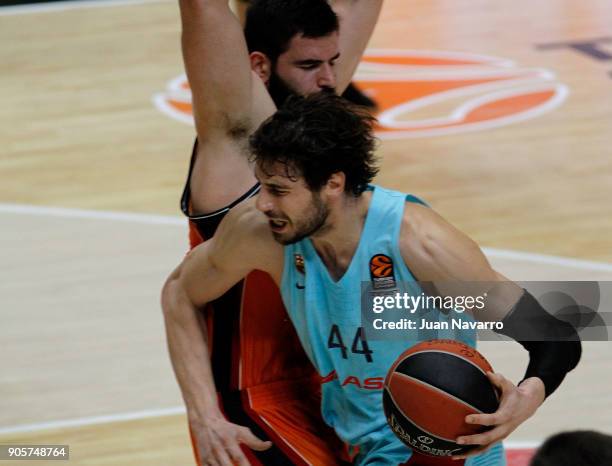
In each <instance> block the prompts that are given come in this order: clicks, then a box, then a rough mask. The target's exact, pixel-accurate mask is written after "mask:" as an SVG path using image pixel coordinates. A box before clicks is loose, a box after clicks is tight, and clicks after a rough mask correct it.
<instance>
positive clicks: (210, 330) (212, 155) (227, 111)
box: [171, 0, 382, 466]
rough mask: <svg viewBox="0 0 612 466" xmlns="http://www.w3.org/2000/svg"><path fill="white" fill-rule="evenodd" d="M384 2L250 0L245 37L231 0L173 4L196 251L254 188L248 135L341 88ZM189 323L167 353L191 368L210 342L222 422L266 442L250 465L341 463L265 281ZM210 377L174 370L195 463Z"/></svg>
mask: <svg viewBox="0 0 612 466" xmlns="http://www.w3.org/2000/svg"><path fill="white" fill-rule="evenodd" d="M381 3H382V0H335V1H334V2H333V8H334V10H335V11H336V12H337V13H338V16H339V18H338V16H336V14H335V13H334V10H332V9H331V8H330V5H329V4H328V2H327V1H326V0H256V1H253V2H251V6H250V8H249V12H248V15H247V20H246V25H245V31H244V34H243V31H242V29H241V26H240V25H239V23H238V21H237V20H236V18H235V17H234V16H233V15H232V13H231V12H230V10H229V8H228V2H227V0H181V1H180V2H179V4H180V10H181V18H182V26H183V35H182V47H183V55H184V60H185V68H186V71H187V75H188V78H189V82H190V85H191V89H192V94H193V105H194V116H195V123H196V130H197V140H196V144H195V145H194V148H193V152H192V159H191V166H190V170H189V176H188V180H187V183H186V185H185V190H184V193H183V197H182V201H181V207H182V210H183V211H184V213H185V214H186V215H187V216H188V217H189V219H190V222H189V228H190V245H191V247H195V246H196V245H198V244H200V243H201V242H202V241H204V240H206V239H208V238H211V237H212V236H213V235H214V234H216V233H215V232H216V228H217V225H218V224H219V222H220V221H221V219H222V218H223V216H224V215H225V214H226V213H227V211H228V210H229V209H231V208H232V207H233V206H235V205H237V204H239V203H240V202H241V201H243V200H245V199H248V198H250V197H252V196H253V195H254V194H256V193H257V191H258V190H259V185H258V183H257V180H256V179H255V177H254V175H253V168H252V165H251V164H250V163H249V161H248V150H247V146H248V137H249V135H250V134H251V133H252V132H253V131H254V130H255V129H256V128H257V126H258V125H259V124H260V123H261V121H263V119H265V118H266V117H267V116H269V115H270V114H272V113H273V112H274V111H275V109H276V105H275V103H276V104H278V103H280V102H282V101H283V100H284V99H285V98H286V97H287V96H288V95H291V94H293V93H297V94H310V93H313V92H320V91H321V90H326V91H328V92H333V91H337V92H342V91H343V90H344V88H345V87H346V86H347V84H348V83H349V81H350V79H351V76H352V74H353V72H354V70H355V68H356V66H357V63H358V62H359V60H360V57H361V54H362V53H363V50H364V49H365V46H366V43H367V41H368V39H369V37H370V35H371V33H372V30H373V28H374V25H375V23H376V20H377V17H378V14H379V11H380V8H381ZM245 37H246V40H245ZM185 326H186V327H189V328H190V330H191V331H192V332H193V333H194V334H196V335H199V340H198V341H195V340H194V341H192V343H191V346H190V348H189V349H188V350H186V351H185V352H181V351H179V350H177V349H173V351H172V352H171V357H172V358H173V360H175V359H181V360H183V361H190V360H191V358H192V356H193V353H194V352H195V353H197V352H198V350H196V348H197V347H200V346H204V345H207V346H208V348H207V350H208V352H209V354H210V357H211V361H210V366H211V368H212V374H213V378H214V381H215V386H216V389H217V395H218V396H217V397H216V398H217V399H218V400H219V405H220V406H219V409H218V410H217V411H218V412H217V414H218V416H220V417H225V418H226V419H227V420H228V421H229V423H230V424H231V425H241V426H246V427H248V428H249V429H250V430H251V431H252V432H254V433H255V434H256V435H257V436H258V437H259V438H263V439H266V440H271V441H272V442H273V447H272V448H269V449H267V450H265V451H261V452H259V451H251V450H249V449H245V450H244V454H245V455H246V456H247V457H248V459H249V462H250V464H252V465H259V464H265V465H283V466H284V465H287V466H288V465H304V464H312V463H319V464H327V465H333V464H337V462H338V460H339V458H341V457H342V456H343V455H342V454H341V450H342V444H341V443H340V442H339V441H338V440H337V438H336V440H335V441H334V440H333V438H332V437H333V431H331V429H329V428H328V427H326V426H325V424H324V422H323V420H322V419H321V417H320V416H317V412H318V409H317V408H318V406H319V404H320V391H319V384H318V376H317V374H316V372H315V371H314V368H313V367H312V364H310V362H309V361H308V358H307V356H306V355H305V353H304V351H303V349H302V348H301V346H300V343H299V339H298V337H297V335H296V333H295V330H294V329H293V327H292V325H291V323H290V321H289V319H288V317H287V313H286V310H285V309H284V306H283V304H282V300H281V297H280V293H279V292H278V289H277V287H276V285H275V284H274V282H273V281H272V280H271V279H270V277H269V276H268V275H267V274H265V273H263V272H259V271H255V272H253V273H251V274H249V275H248V276H247V277H246V278H245V279H244V280H242V281H241V282H239V283H237V284H236V285H235V286H233V287H232V288H231V289H230V290H228V292H227V293H225V294H224V295H223V296H221V297H220V298H219V299H216V300H215V301H214V302H212V303H209V305H207V306H206V308H204V309H202V310H199V311H198V312H197V313H194V314H193V315H191V316H190V318H189V319H188V321H186V322H185ZM205 376H207V373H206V372H205V368H204V366H199V367H195V365H192V370H190V371H189V372H186V373H177V379H178V382H179V385H180V386H181V389H182V391H183V393H184V394H186V393H187V394H190V393H193V394H194V395H193V396H189V395H185V400H186V405H187V412H188V418H189V423H190V428H191V429H190V430H191V433H192V443H193V446H194V453H195V456H196V460H197V461H198V463H199V462H200V460H199V459H198V458H197V456H198V450H200V449H206V437H205V434H206V429H205V428H203V427H201V426H202V422H201V418H202V415H201V413H200V409H199V406H200V399H199V396H205V394H201V395H197V393H198V387H199V386H201V385H202V382H201V379H202V378H203V377H205ZM311 387H312V388H311ZM263 399H265V400H267V401H266V403H263V404H261V403H259V401H258V400H263ZM207 415H210V412H208V413H207ZM288 418H291V419H299V422H295V423H293V424H290V423H287V422H286V419H288ZM322 439H326V440H322ZM338 444H340V445H339V446H338ZM265 445H269V443H268V444H265Z"/></svg>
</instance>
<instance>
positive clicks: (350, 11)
mask: <svg viewBox="0 0 612 466" xmlns="http://www.w3.org/2000/svg"><path fill="white" fill-rule="evenodd" d="M382 3H383V2H382V0H332V1H330V4H331V6H332V8H333V9H334V11H335V12H336V14H337V15H338V17H339V19H340V58H339V59H338V62H337V86H336V88H337V89H338V93H340V94H341V93H342V92H344V90H345V89H346V87H347V86H348V85H349V83H350V82H351V79H352V78H353V74H355V70H356V69H357V65H358V64H359V61H360V60H361V57H362V56H363V52H364V51H365V48H366V46H367V45H368V42H369V40H370V37H371V36H372V33H373V32H374V27H375V26H376V22H377V21H378V16H379V14H380V9H381V7H382Z"/></svg>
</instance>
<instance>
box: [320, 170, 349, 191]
mask: <svg viewBox="0 0 612 466" xmlns="http://www.w3.org/2000/svg"><path fill="white" fill-rule="evenodd" d="M345 184H346V175H345V174H344V172H336V173H332V175H331V176H330V177H329V180H327V183H326V184H325V188H326V190H327V193H328V194H331V195H334V196H339V195H341V194H342V193H344V185H345Z"/></svg>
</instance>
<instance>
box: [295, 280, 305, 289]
mask: <svg viewBox="0 0 612 466" xmlns="http://www.w3.org/2000/svg"><path fill="white" fill-rule="evenodd" d="M295 287H296V288H297V289H298V290H303V289H305V288H306V287H305V286H304V285H300V284H299V283H298V282H295Z"/></svg>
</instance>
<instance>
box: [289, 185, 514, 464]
mask: <svg viewBox="0 0 612 466" xmlns="http://www.w3.org/2000/svg"><path fill="white" fill-rule="evenodd" d="M369 189H370V190H371V191H373V194H372V198H371V202H370V206H369V209H368V213H367V216H366V219H365V223H364V226H363V231H362V234H361V238H360V241H359V244H358V246H357V249H356V251H355V254H354V256H353V258H352V260H351V263H350V265H349V266H348V268H347V270H346V272H345V273H344V275H343V276H342V277H341V278H340V279H339V280H338V281H334V280H333V279H332V278H331V276H330V275H329V272H328V270H327V268H326V266H325V265H324V263H323V261H322V260H321V259H320V257H319V256H318V254H317V252H316V250H315V249H314V246H313V244H312V242H311V241H310V239H308V238H306V239H303V240H301V241H299V242H297V243H294V244H290V245H286V246H285V248H284V270H283V276H282V283H281V294H282V298H283V301H284V303H285V306H286V308H287V311H288V313H289V316H290V318H291V320H292V321H293V324H294V326H295V328H296V331H297V333H298V336H299V338H300V340H301V343H302V345H303V346H304V349H305V351H306V354H307V355H308V356H309V358H310V359H311V361H312V363H313V365H314V366H315V368H316V369H317V371H318V372H319V374H320V375H321V377H322V379H323V381H322V407H321V409H322V415H323V419H324V420H325V422H326V423H327V424H329V425H330V426H331V427H333V428H334V430H335V431H336V433H337V434H338V436H339V437H340V438H341V439H342V440H343V441H345V442H347V443H348V444H350V445H352V446H358V447H359V454H358V456H357V458H356V464H360V465H362V464H367V465H374V464H380V465H383V464H400V463H403V462H405V461H407V460H408V459H409V458H410V456H411V454H412V451H411V449H410V448H408V447H407V446H406V445H404V444H403V443H402V442H401V441H400V440H399V439H398V438H397V437H396V436H395V434H394V433H393V432H392V431H391V429H390V427H389V426H388V424H387V422H386V419H385V415H384V412H383V407H382V388H383V382H384V378H385V376H386V374H387V371H388V370H389V368H390V367H391V365H392V363H393V362H394V361H395V359H396V358H397V357H398V356H399V355H400V354H401V353H402V352H403V351H405V350H406V349H407V348H409V347H410V346H413V345H414V344H416V343H418V342H419V341H420V340H419V339H416V338H414V336H412V337H410V338H413V339H412V340H411V339H410V338H400V339H370V338H368V337H367V335H368V333H369V332H368V328H367V327H368V326H369V325H371V324H370V323H368V322H365V321H364V320H363V319H362V312H361V297H362V292H363V291H362V282H363V283H368V282H371V281H372V280H375V278H373V276H372V274H371V270H370V263H371V261H372V260H373V258H375V257H376V256H379V257H380V256H381V255H384V256H386V257H387V258H388V259H390V260H391V261H392V270H393V277H392V279H393V280H394V281H395V283H397V284H398V286H400V287H401V284H402V283H406V284H410V290H412V292H414V290H415V287H417V288H416V289H418V290H420V288H418V284H417V283H416V280H415V278H414V276H413V275H412V273H411V272H410V269H409V268H408V265H407V264H406V263H405V262H404V260H403V258H402V255H401V253H400V248H399V236H400V227H401V223H402V217H403V213H404V206H405V203H406V202H407V201H409V202H419V203H422V201H420V200H419V199H417V198H415V197H413V196H410V195H406V194H403V193H400V192H396V191H390V190H387V189H383V188H381V187H379V186H371V187H370V188H369ZM402 291H405V290H402ZM417 312H419V311H417ZM423 312H426V313H430V314H431V313H432V312H435V317H433V319H434V320H442V319H447V318H448V316H447V315H445V314H443V313H442V312H439V311H431V310H427V311H423ZM429 318H430V320H431V319H432V316H431V315H430V316H429ZM409 335H415V334H414V333H412V334H409ZM431 338H450V339H455V340H461V341H463V342H464V343H466V344H468V345H471V346H475V343H476V335H475V333H474V332H473V331H465V330H459V331H457V330H454V331H453V330H448V331H445V332H444V331H443V332H440V331H437V333H436V334H435V335H433V336H432V337H431ZM421 339H422V338H421ZM503 456H504V455H503V449H502V447H501V444H500V445H497V446H496V447H495V448H493V449H492V450H490V451H489V452H487V453H486V454H484V455H480V456H478V457H475V458H472V459H470V460H469V461H468V462H466V464H467V465H474V466H476V465H477V466H498V465H504V464H505V461H504V459H503Z"/></svg>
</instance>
